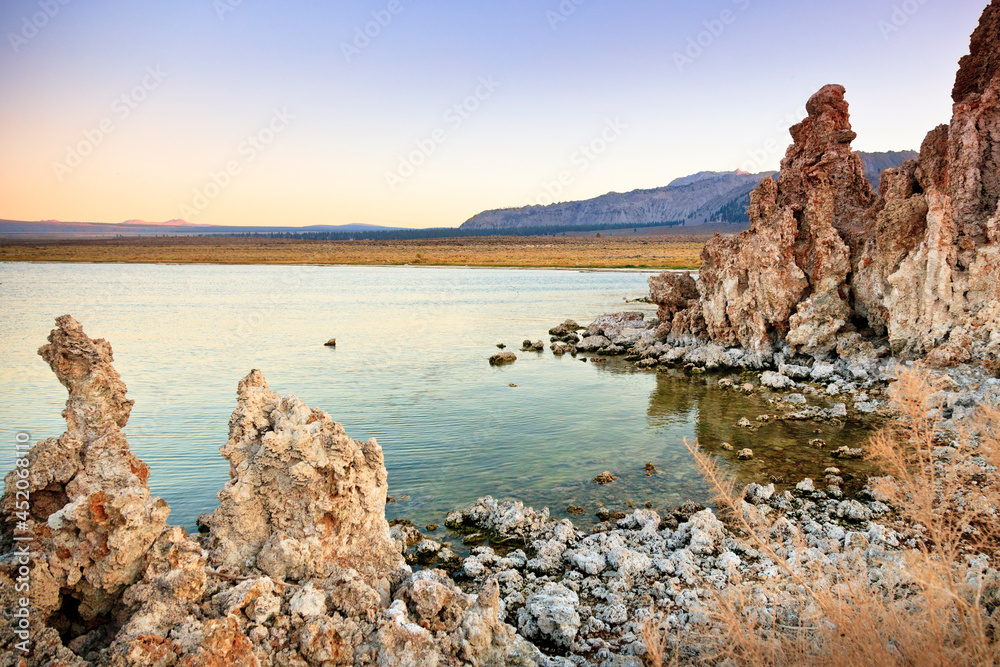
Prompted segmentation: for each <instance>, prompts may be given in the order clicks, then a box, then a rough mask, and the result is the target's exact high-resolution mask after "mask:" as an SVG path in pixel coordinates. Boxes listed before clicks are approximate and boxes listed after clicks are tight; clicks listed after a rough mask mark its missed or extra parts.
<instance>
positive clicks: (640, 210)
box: [460, 151, 917, 230]
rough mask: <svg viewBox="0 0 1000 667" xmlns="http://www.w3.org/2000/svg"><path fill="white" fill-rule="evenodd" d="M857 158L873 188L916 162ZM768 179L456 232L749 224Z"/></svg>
mask: <svg viewBox="0 0 1000 667" xmlns="http://www.w3.org/2000/svg"><path fill="white" fill-rule="evenodd" d="M860 155H861V158H862V160H863V161H864V164H865V175H866V176H868V178H869V179H870V180H871V181H872V182H873V183H874V184H875V185H876V186H877V185H878V177H879V175H881V173H882V171H884V170H885V169H888V168H890V167H897V166H899V165H901V164H902V163H903V162H905V161H906V160H908V159H910V158H915V157H917V153H916V152H914V151H892V152H886V153H860ZM773 174H775V172H763V173H760V174H748V173H746V172H742V171H730V172H711V171H703V172H699V173H697V174H692V175H690V176H684V177H682V178H678V179H675V180H674V181H672V182H671V183H670V184H669V185H667V186H665V187H661V188H653V189H650V190H633V191H632V192H627V193H618V192H611V193H608V194H606V195H601V196H600V197H595V198H594V199H588V200H585V201H575V202H563V203H559V204H551V205H549V206H523V207H521V208H507V209H496V210H492V211H484V212H483V213H480V214H478V215H476V216H473V217H472V218H470V219H469V220H467V221H466V222H465V223H463V224H462V226H461V227H460V229H498V230H500V229H512V228H513V229H516V228H520V227H574V226H581V227H583V226H592V225H598V224H608V225H622V224H649V223H653V222H662V223H665V224H667V223H678V224H680V223H683V224H684V225H687V226H697V225H704V224H707V223H711V222H728V223H742V222H749V219H748V218H747V215H746V209H747V206H748V205H749V204H750V192H751V191H753V189H754V188H755V187H757V184H758V183H759V182H760V180H761V179H762V178H765V177H766V176H770V175H773Z"/></svg>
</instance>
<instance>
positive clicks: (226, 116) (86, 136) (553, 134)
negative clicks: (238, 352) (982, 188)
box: [0, 0, 987, 227]
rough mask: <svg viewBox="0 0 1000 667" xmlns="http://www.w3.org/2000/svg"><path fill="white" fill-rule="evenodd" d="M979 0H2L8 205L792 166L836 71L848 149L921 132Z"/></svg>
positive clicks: (535, 186) (276, 208)
mask: <svg viewBox="0 0 1000 667" xmlns="http://www.w3.org/2000/svg"><path fill="white" fill-rule="evenodd" d="M576 3H580V4H576ZM986 4H987V2H986V0H947V2H946V1H945V0H839V1H838V2H831V1H830V0H712V1H708V2H697V3H695V2H690V1H683V2H681V1H676V0H632V1H628V2H610V1H608V0H563V1H562V2H560V0H477V1H473V2H470V1H469V0H353V1H351V2H348V1H346V0H330V1H329V2H321V1H319V0H313V1H311V2H310V1H303V0H283V1H282V2H280V3H279V2H277V1H276V0H274V1H272V2H264V1H262V0H169V1H168V0H160V1H158V2H154V1H148V0H102V1H100V2H97V1H93V0H92V1H89V2H88V1H86V0H42V1H41V2H39V0H4V1H3V2H2V4H0V28H2V30H3V34H4V39H3V43H2V44H0V91H2V103H0V218H6V219H15V220H40V219H58V220H66V221H97V222H121V221H124V220H128V219H135V218H137V219H144V220H150V221H163V220H168V219H173V218H181V217H184V218H186V219H188V220H190V221H191V222H197V223H202V224H226V225H288V226H299V225H313V224H350V223H368V224H377V225H392V226H407V227H432V226H455V225H459V224H461V223H462V222H464V221H465V220H466V219H468V218H469V217H471V216H472V215H474V214H476V213H478V212H479V211H482V210H484V209H490V208H499V207H507V206H522V205H526V204H534V203H548V201H551V199H549V195H548V194H547V188H546V184H550V185H549V187H548V190H550V191H553V192H554V193H555V194H556V196H555V197H554V198H555V199H557V200H573V199H584V198H588V197H593V196H596V195H600V194H603V193H605V192H608V191H627V190H633V189H636V188H650V187H658V186H662V185H666V184H667V183H669V182H670V181H671V180H672V179H674V178H677V177H679V176H684V175H687V174H691V173H694V172H697V171H701V170H713V171H724V170H732V169H737V168H744V169H746V168H748V167H751V166H752V167H756V168H755V169H754V171H760V170H767V169H773V168H776V167H777V165H778V162H779V160H780V158H781V156H782V155H783V153H784V150H785V148H786V146H787V144H788V143H789V141H790V139H789V137H788V133H787V130H786V128H787V127H788V125H790V124H791V123H792V122H794V121H795V120H798V119H799V118H801V116H803V115H804V113H805V112H804V107H805V101H806V99H807V98H808V97H809V95H810V94H811V93H813V92H815V91H816V90H817V89H819V88H820V87H821V86H822V85H824V84H826V83H841V84H843V85H844V86H846V87H847V95H848V100H849V102H850V103H851V110H852V120H853V123H854V129H855V130H856V131H857V133H858V139H857V141H856V142H855V144H854V146H855V148H856V149H858V150H869V151H881V150H900V149H912V148H918V147H919V145H920V142H921V140H922V139H923V137H924V135H925V134H926V133H927V131H928V130H930V129H931V128H933V127H934V126H935V125H937V124H939V123H944V122H947V121H948V120H949V118H950V115H951V100H950V91H951V86H952V83H953V80H954V76H955V72H956V70H957V61H958V59H959V58H960V57H961V56H962V55H964V54H965V53H967V51H968V39H969V35H970V34H971V32H972V30H973V29H974V28H975V25H976V23H977V20H978V17H979V14H980V12H981V11H982V10H983V8H984V7H985V6H986ZM561 5H562V7H563V8H564V11H563V12H562V13H560V6H561ZM46 7H48V13H49V14H51V16H47V15H45V14H44V13H42V12H44V11H45V8H46ZM390 10H396V12H397V13H395V14H392V13H391V11H390ZM569 10H572V11H569ZM723 12H729V14H723ZM373 13H375V16H376V17H379V16H380V17H381V19H382V22H383V23H386V25H385V26H384V27H382V26H377V25H374V24H373V25H370V26H368V27H369V32H372V33H376V32H377V33H378V34H377V35H376V36H375V37H373V38H370V40H369V42H368V43H366V42H365V41H364V40H359V41H358V44H359V45H360V46H361V47H362V48H358V47H357V46H355V45H354V42H355V37H356V35H357V34H358V32H359V31H363V30H364V29H365V26H366V24H367V23H369V22H371V21H373V20H374V19H373ZM564 14H565V15H564ZM386 17H391V20H389V21H387V20H386ZM720 18H725V19H726V20H727V23H723V22H722V21H721V20H719V19H720ZM33 19H34V22H35V23H37V24H41V25H42V27H41V28H38V29H34V26H29V25H26V24H30V23H31V22H32V20H33ZM557 19H559V20H558V21H557ZM562 19H565V20H562ZM706 22H707V24H706ZM376 28H377V30H376ZM720 28H721V29H720ZM710 29H714V31H715V34H712V32H710ZM700 33H701V34H700ZM699 38H700V41H701V42H702V44H704V46H703V47H701V52H700V53H698V51H697V50H694V49H692V50H691V51H690V55H694V56H695V57H694V58H691V60H690V61H687V62H685V63H683V65H678V63H677V62H676V61H677V58H676V54H678V53H680V54H685V52H686V51H688V48H689V46H690V44H691V42H690V41H689V40H699ZM345 44H347V45H351V46H352V47H354V49H355V50H352V51H351V52H350V53H348V54H345V48H344V45H345ZM484 80H485V81H492V82H493V83H492V84H490V85H489V86H485V85H484V84H482V83H481V81H484ZM496 84H499V85H498V86H497V85H496ZM477 92H478V93H479V97H480V98H482V99H474V98H472V99H469V98H470V96H475V94H476V93H477ZM123 96H124V99H123ZM466 100H468V102H467V104H468V108H469V109H470V110H471V111H466V110H463V111H462V115H459V114H458V113H457V112H455V111H453V110H452V111H451V112H449V110H450V109H453V107H454V105H456V104H459V105H461V104H463V103H465V101H466ZM463 116H464V117H463ZM109 130H110V131H109ZM602 135H603V138H602ZM250 137H254V138H255V139H254V140H253V141H248V138H250ZM418 142H420V143H421V144H422V145H423V146H424V152H425V153H426V152H430V151H429V150H427V149H429V148H430V147H431V146H433V147H434V150H433V154H431V155H429V156H426V157H424V156H422V155H416V156H415V158H416V159H415V160H413V162H422V164H420V165H419V166H416V167H415V168H414V169H413V173H412V174H410V173H409V170H408V169H406V168H405V167H404V168H402V169H401V167H400V162H401V159H406V160H409V159H410V158H409V156H410V155H411V154H412V153H414V151H417V150H418ZM254 143H256V146H255V145H254ZM588 144H592V145H593V151H591V152H590V154H589V155H588V154H585V153H583V152H582V151H581V150H580V148H581V147H582V146H586V145H588ZM775 146H777V148H775ZM73 152H75V154H76V155H75V156H74V155H73ZM83 153H86V155H82V154H83ZM598 153H600V154H598ZM421 157H424V159H423V160H421V159H420V158H421ZM227 167H232V168H233V169H232V171H233V172H234V174H233V175H231V174H229V173H226V170H227ZM561 172H567V173H568V174H569V177H568V178H567V179H565V184H564V185H560V186H559V188H556V187H553V186H552V185H551V184H552V183H553V182H555V181H556V180H557V179H558V177H559V175H560V173H561ZM390 173H391V174H396V176H397V177H399V178H398V180H397V179H395V178H394V179H389V178H388V177H387V174H390ZM213 174H214V181H213ZM401 174H402V176H401ZM403 176H406V177H405V178H403ZM390 180H392V181H393V182H392V183H390V182H389V181H390ZM216 182H217V183H220V184H221V186H219V185H216Z"/></svg>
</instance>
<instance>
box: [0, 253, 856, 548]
mask: <svg viewBox="0 0 1000 667" xmlns="http://www.w3.org/2000/svg"><path fill="white" fill-rule="evenodd" d="M648 275H649V274H645V273H630V272H577V271H537V270H531V271H516V270H476V269H432V268H416V267H414V268H409V267H393V268H389V267H384V268H383V267H311V266H291V267H282V266H196V265H186V266H165V265H112V264H106V265H97V264H92V265H66V264H0V313H3V315H2V317H0V340H2V341H3V345H2V346H0V380H2V383H3V386H4V387H5V389H6V391H5V396H4V400H3V401H2V402H0V424H2V429H3V438H4V440H5V441H6V442H8V443H9V445H10V446H9V447H2V448H0V469H2V470H3V471H6V470H8V469H9V468H10V466H11V465H12V463H13V451H14V444H15V438H16V437H17V434H18V433H21V432H27V433H30V434H31V436H32V438H34V439H40V438H44V437H50V436H57V435H59V434H60V433H62V432H63V430H65V425H64V423H63V422H62V420H61V417H60V412H61V410H62V406H63V403H64V401H65V390H64V389H63V388H62V387H61V386H59V384H58V382H56V381H55V379H54V378H53V377H52V375H51V373H50V371H49V369H48V368H47V366H46V365H45V363H44V362H43V361H42V360H41V359H40V358H39V357H38V356H37V354H36V350H37V349H38V347H39V346H40V345H42V344H43V343H44V342H45V337H46V336H47V335H48V332H49V331H50V330H51V328H52V326H53V322H54V320H55V318H56V317H57V316H59V315H62V314H65V313H71V314H72V315H73V316H74V317H76V318H77V319H78V320H79V321H80V322H81V323H82V324H83V326H84V327H85V329H86V331H87V333H88V334H89V335H90V336H92V337H102V338H106V339H107V340H108V341H110V342H111V344H112V346H113V348H114V351H115V366H116V368H117V369H118V370H119V372H120V373H121V376H122V379H123V380H124V381H125V383H126V384H127V385H128V389H129V394H128V395H129V397H130V398H132V399H134V400H135V401H136V405H135V408H134V409H133V411H132V417H131V420H130V422H129V425H128V427H127V428H126V429H125V432H126V434H127V435H128V439H129V442H130V443H131V446H132V449H133V451H134V452H136V454H137V455H139V456H140V457H141V458H142V459H143V460H145V461H146V462H147V463H148V464H149V466H150V468H151V470H152V476H151V478H150V486H151V490H152V492H153V493H154V494H156V495H160V496H162V497H163V498H164V499H166V500H167V501H168V502H169V503H170V506H171V508H172V515H171V517H170V522H171V523H173V524H175V525H176V524H180V525H185V526H187V527H188V528H189V529H194V527H195V526H194V524H195V519H196V518H197V516H198V515H199V514H200V513H203V512H210V511H212V510H213V509H214V508H215V506H216V504H217V500H216V493H217V492H218V491H219V489H221V488H222V487H223V485H224V484H225V482H226V480H227V479H228V473H229V467H228V464H227V463H226V462H225V461H224V460H223V459H222V457H221V456H220V455H219V447H220V446H221V445H223V444H225V442H226V438H227V428H228V427H227V424H228V419H229V416H230V414H231V412H232V410H233V408H234V406H235V392H236V385H237V382H238V381H239V379H240V378H242V377H243V376H244V375H245V374H246V373H247V371H249V370H250V369H251V368H259V369H261V370H263V371H264V373H265V375H266V376H267V378H268V380H269V382H270V384H271V387H272V389H274V390H275V391H278V392H279V393H289V394H295V395H297V396H298V397H300V398H301V399H302V400H303V401H305V402H306V403H307V404H308V405H311V406H315V407H319V408H321V409H324V410H326V411H327V412H329V413H330V415H331V416H332V417H333V418H334V419H335V420H337V421H340V422H342V423H343V424H344V426H345V428H346V429H347V432H348V433H349V434H350V435H351V436H352V437H354V438H357V439H361V440H364V439H367V438H371V437H375V438H377V439H378V441H379V443H380V444H381V445H382V448H383V449H384V451H385V457H386V465H387V468H388V471H389V487H390V491H389V493H390V495H391V496H392V497H393V498H394V499H395V502H393V503H390V504H389V505H388V506H387V515H388V517H389V518H390V519H392V518H397V517H405V518H407V519H410V520H412V521H413V522H414V523H416V524H417V525H418V526H421V527H422V526H424V525H426V524H430V523H435V524H441V525H443V524H444V519H445V516H446V514H447V513H448V512H449V511H451V510H453V509H456V508H459V507H463V506H466V505H468V504H470V503H472V502H474V501H475V500H476V498H478V497H480V496H484V495H492V496H494V497H497V498H500V499H506V498H517V499H520V500H522V501H524V502H525V503H526V504H528V505H532V506H535V507H549V508H550V509H551V512H552V515H553V516H554V517H557V518H568V517H571V518H572V519H573V521H574V523H576V524H577V525H578V526H580V527H587V526H589V525H591V524H593V523H594V522H596V521H597V517H596V516H595V512H596V511H597V509H598V508H599V507H600V506H601V505H604V506H605V507H606V508H608V509H610V510H612V511H626V510H627V509H628V507H629V504H631V505H632V506H634V507H643V506H645V505H646V504H647V503H648V504H649V505H650V506H652V507H654V508H656V509H660V510H662V509H665V508H670V507H674V506H676V505H679V504H681V503H682V502H684V501H687V500H692V501H695V502H699V503H705V502H707V501H708V500H709V494H708V488H707V487H706V485H705V484H704V482H703V481H702V480H701V478H700V476H699V475H698V473H697V470H696V468H695V465H694V462H693V460H692V458H691V456H690V454H689V453H688V451H687V449H686V448H685V447H684V440H685V438H686V439H688V440H689V441H691V440H695V439H697V440H698V441H700V442H701V443H702V444H703V445H704V446H705V447H706V449H708V450H709V451H711V452H713V453H716V454H718V455H720V456H721V457H722V459H723V461H724V462H725V464H726V466H727V467H728V468H729V469H731V470H732V471H733V472H735V473H736V474H738V476H739V477H740V478H741V479H743V480H745V481H758V482H763V483H767V482H768V481H769V480H770V478H771V477H772V476H774V477H775V478H780V479H782V480H784V481H785V482H786V483H788V484H790V485H792V486H794V484H795V483H796V482H797V481H799V480H800V479H802V478H803V477H812V478H814V479H815V480H816V481H817V486H818V487H819V486H820V485H821V480H822V479H823V477H824V474H823V471H824V470H825V469H826V468H827V467H829V466H836V467H838V468H841V470H842V471H844V472H842V474H841V477H843V478H844V479H845V491H847V490H848V488H847V487H849V486H850V485H851V483H852V479H851V476H852V474H853V473H852V470H855V469H858V466H856V465H854V464H845V463H844V462H841V461H836V460H834V459H832V458H831V455H830V452H832V451H833V450H834V449H836V448H837V447H839V446H841V445H843V444H849V445H851V446H857V445H858V443H859V442H860V441H861V440H862V439H863V437H864V434H865V429H864V428H863V427H861V426H858V425H853V424H841V423H816V422H776V423H768V424H765V425H763V426H761V427H760V428H759V429H758V430H754V431H750V430H746V429H741V428H738V427H737V426H735V424H736V423H737V422H738V421H739V420H740V419H741V418H742V417H744V416H745V417H748V418H749V419H751V420H755V419H756V417H757V416H758V415H760V414H773V413H774V412H775V407H774V406H773V405H769V404H768V403H767V401H766V398H765V397H764V396H761V395H752V396H745V395H743V394H742V393H739V392H735V391H731V390H723V389H720V388H719V387H718V386H717V385H716V383H715V380H713V379H712V378H711V377H708V378H694V379H692V378H688V377H685V376H683V375H679V374H675V373H669V372H659V373H658V372H656V371H640V370H637V369H635V368H633V367H631V365H629V364H627V363H625V362H623V361H621V360H607V361H604V362H603V363H598V364H594V363H582V361H581V360H580V359H574V358H572V357H570V356H568V355H567V356H565V357H555V356H553V355H552V354H551V352H549V351H548V350H547V342H548V336H547V335H546V332H547V330H548V329H549V328H550V327H552V326H554V325H555V324H557V323H558V322H561V321H562V320H563V319H565V318H567V317H571V318H574V319H576V320H577V321H579V322H581V323H584V324H586V323H587V322H589V321H590V319H592V318H593V317H594V316H596V315H597V314H599V313H603V312H609V311H614V310H624V309H629V310H637V309H638V310H645V312H646V313H647V316H648V317H652V316H653V315H654V314H655V313H654V312H653V310H652V308H651V307H649V306H644V305H636V304H630V305H627V306H626V304H625V302H624V299H625V298H635V297H639V296H642V295H643V294H645V293H646V292H647V286H646V279H647V277H648ZM333 337H335V338H336V339H337V347H336V349H332V348H328V347H325V346H324V343H325V342H326V341H327V340H329V339H330V338H333ZM529 338H530V339H531V340H544V341H546V351H545V352H543V353H522V352H520V351H519V348H520V344H521V341H523V340H525V339H529ZM497 343H505V344H506V345H507V346H508V347H507V349H508V350H513V351H515V353H516V354H517V356H518V360H517V361H516V362H515V363H513V364H511V365H509V366H505V367H501V368H492V367H490V365H489V363H488V359H489V357H490V356H491V355H492V354H494V353H495V352H497V348H496V344H497ZM512 385H513V386H512ZM816 438H820V439H823V440H824V441H825V442H826V446H825V447H824V448H817V447H813V446H809V445H808V443H809V441H810V440H812V439H816ZM723 442H728V443H731V444H732V445H733V446H734V450H733V451H728V450H726V449H723V448H722V446H721V445H722V443H723ZM747 447H749V448H751V449H753V450H754V452H755V457H754V459H752V460H751V461H738V460H737V457H736V452H738V451H739V450H741V449H743V448H747ZM647 463H653V465H654V466H655V467H656V470H655V471H651V472H652V474H651V475H647V471H646V469H645V466H646V464H647ZM605 470H608V471H610V472H612V473H613V474H614V475H615V476H616V477H617V478H618V479H617V480H616V481H614V482H613V483H611V484H608V485H603V486H602V485H597V484H595V483H594V482H593V481H592V480H593V478H594V477H595V476H596V475H598V474H599V473H601V472H602V471H605ZM859 479H863V476H862V475H859ZM571 505H572V506H576V507H579V508H582V509H583V513H582V514H574V515H570V514H569V513H568V512H567V508H568V507H569V506H571ZM438 534H440V533H438Z"/></svg>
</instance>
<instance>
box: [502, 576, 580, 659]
mask: <svg viewBox="0 0 1000 667" xmlns="http://www.w3.org/2000/svg"><path fill="white" fill-rule="evenodd" d="M579 603H580V598H579V597H578V596H577V594H576V593H574V592H573V591H571V590H570V589H568V588H566V587H565V586H563V585H562V584H558V583H555V582H550V583H548V584H545V586H544V587H543V588H542V589H541V590H540V591H538V592H537V593H535V594H533V595H531V596H530V597H528V599H527V601H526V602H525V604H524V607H523V608H522V609H521V610H520V611H518V613H517V625H518V629H519V630H520V631H521V634H523V635H524V636H526V637H528V638H535V637H537V638H540V639H544V640H546V641H550V642H552V643H553V644H556V645H557V646H562V647H565V648H569V647H571V646H572V645H573V641H574V640H575V639H576V635H577V632H578V631H579V630H580V614H579V613H578V612H577V606H578V605H579Z"/></svg>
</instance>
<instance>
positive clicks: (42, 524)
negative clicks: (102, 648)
mask: <svg viewBox="0 0 1000 667" xmlns="http://www.w3.org/2000/svg"><path fill="white" fill-rule="evenodd" d="M38 353H39V354H40V355H41V356H42V358H43V359H44V360H45V361H46V362H48V364H49V366H50V367H51V368H52V371H53V372H54V373H55V374H56V377H58V378H59V381H60V382H61V383H62V384H63V386H65V387H66V389H67V390H68V391H69V398H68V399H67V401H66V409H65V410H64V411H63V417H65V418H66V424H67V430H66V432H65V433H63V434H62V435H61V436H60V437H59V438H50V439H48V440H44V441H42V442H39V443H38V444H36V445H35V447H34V448H32V450H31V451H30V453H29V454H28V455H27V457H26V458H27V462H28V467H27V470H28V478H27V479H28V482H29V488H28V489H27V491H28V495H29V497H30V499H31V500H30V510H29V511H30V516H28V517H25V515H24V514H23V513H22V512H21V509H22V506H21V505H19V503H18V496H17V486H16V484H17V480H18V479H19V478H18V468H15V469H14V470H13V471H11V472H10V473H9V474H8V475H7V477H6V479H5V480H4V481H5V488H4V495H3V498H2V500H0V515H2V520H3V523H4V524H5V526H6V527H7V529H15V530H16V532H18V533H21V534H22V535H23V534H30V535H31V536H32V537H33V538H34V541H33V542H32V544H33V545H34V549H35V551H34V553H33V554H32V562H33V563H34V564H35V565H34V569H33V572H32V595H33V596H34V598H33V603H34V606H35V608H36V609H38V610H39V611H40V612H41V613H42V614H43V615H49V614H51V613H52V612H54V611H56V610H58V609H59V608H60V607H62V605H63V597H64V596H68V597H69V598H71V599H73V600H75V601H76V602H77V603H78V604H79V613H80V615H81V616H82V617H83V618H84V619H87V620H92V619H94V618H96V617H98V616H100V615H102V614H106V613H107V612H109V611H110V610H111V608H112V607H113V606H114V604H115V603H116V602H117V600H118V598H119V597H120V596H121V593H122V591H124V590H125V588H126V587H127V586H129V585H131V584H133V583H135V581H137V580H138V579H139V577H141V576H142V571H143V568H144V567H145V565H144V562H143V559H144V557H145V555H146V552H147V551H148V550H149V549H150V547H151V546H152V545H153V543H154V542H155V541H156V539H157V538H158V537H159V536H160V533H161V532H162V531H163V527H164V525H165V524H166V520H167V515H168V514H169V513H170V508H169V507H168V506H167V503H166V502H165V501H164V500H162V499H161V498H154V497H153V496H152V495H151V494H150V492H149V485H148V483H147V481H148V479H149V468H148V467H147V466H146V464H145V463H143V462H142V461H141V460H139V458H138V457H136V456H135V454H133V453H132V452H131V451H130V450H129V446H128V442H127V441H126V439H125V435H124V434H123V433H122V432H121V429H122V428H124V427H125V424H126V423H127V422H128V418H129V413H130V412H131V410H132V401H130V400H128V399H126V398H125V391H126V390H125V385H124V384H123V383H122V381H121V378H120V377H119V375H118V372H117V371H116V370H115V369H114V367H113V366H112V365H111V362H112V361H113V355H112V351H111V345H109V344H108V342H107V341H105V340H94V339H91V338H88V337H87V335H86V334H85V333H84V332H83V328H82V327H81V326H80V324H79V323H78V322H77V321H76V320H74V319H73V318H72V317H70V316H69V315H65V316H63V317H60V318H58V319H57V320H56V328H55V329H53V330H52V333H51V334H50V335H49V344H48V345H45V346H44V347H42V348H41V349H40V350H39V351H38Z"/></svg>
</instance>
